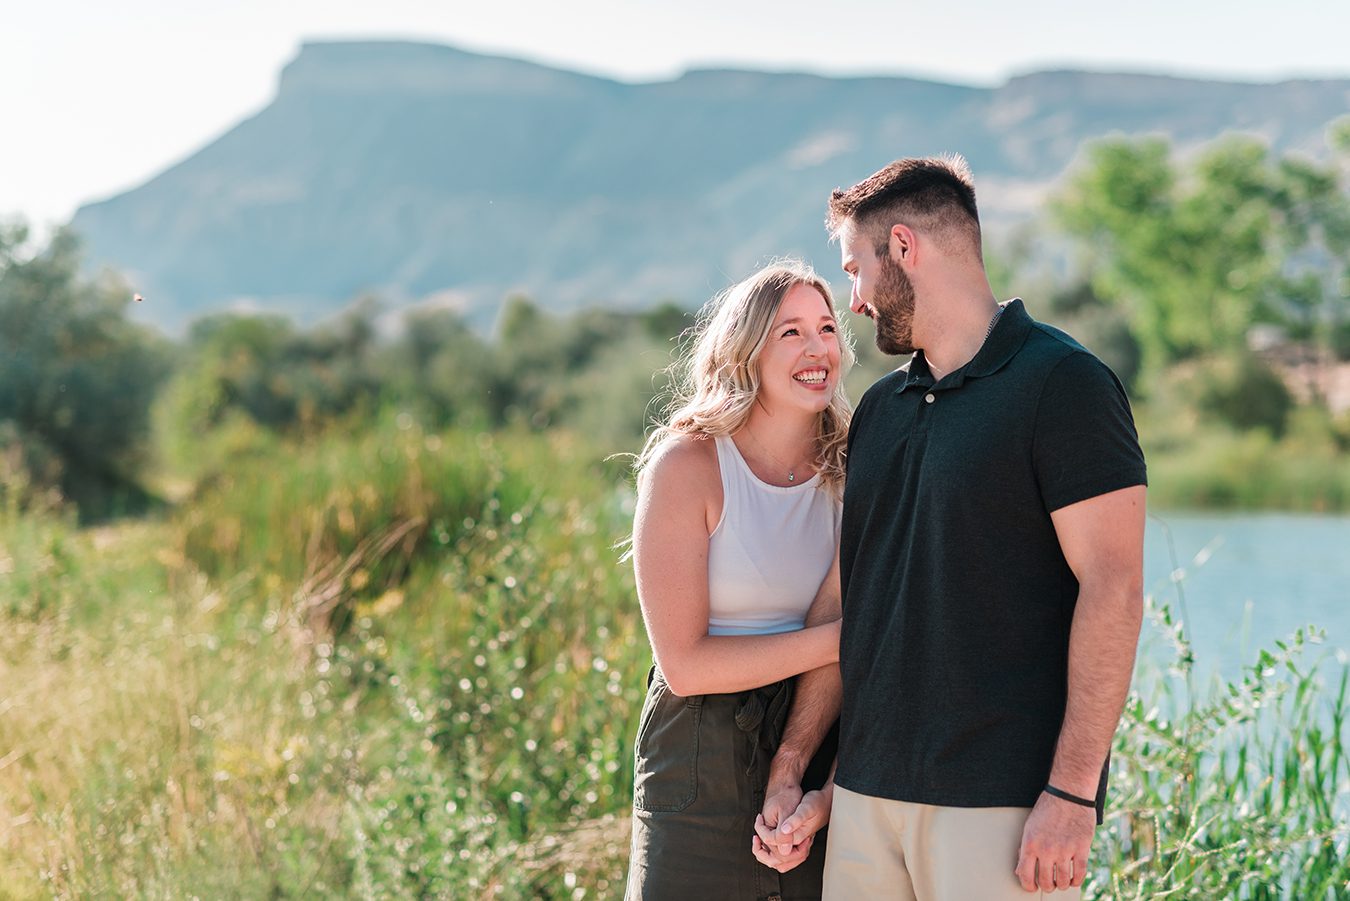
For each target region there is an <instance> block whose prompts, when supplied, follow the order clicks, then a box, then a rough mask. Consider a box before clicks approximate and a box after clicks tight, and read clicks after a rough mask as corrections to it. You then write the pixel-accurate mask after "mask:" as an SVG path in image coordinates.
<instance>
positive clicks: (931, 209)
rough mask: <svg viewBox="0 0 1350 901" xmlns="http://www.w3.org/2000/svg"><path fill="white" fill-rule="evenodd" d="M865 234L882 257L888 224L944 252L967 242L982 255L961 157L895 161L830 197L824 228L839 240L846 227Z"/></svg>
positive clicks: (970, 188)
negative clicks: (925, 236)
mask: <svg viewBox="0 0 1350 901" xmlns="http://www.w3.org/2000/svg"><path fill="white" fill-rule="evenodd" d="M850 222H851V223H852V224H853V226H854V227H855V228H857V229H860V230H861V231H862V232H863V233H864V234H869V235H870V236H871V238H872V240H873V243H874V245H875V246H876V248H877V253H878V254H881V253H882V252H883V251H884V249H885V247H886V244H887V241H888V240H889V238H888V236H889V233H890V229H891V226H892V225H895V224H896V223H904V224H905V225H908V226H909V227H910V228H912V229H914V230H915V231H917V232H926V233H928V234H929V235H931V236H932V237H933V238H934V239H935V240H937V241H938V242H939V243H940V244H942V245H943V247H944V248H945V249H946V250H948V251H955V250H957V249H959V248H960V246H961V243H962V241H961V239H963V238H964V239H965V242H967V243H968V246H970V247H971V248H972V249H973V250H974V252H975V254H976V256H977V257H978V256H979V255H980V214H979V210H978V209H977V208H976V206H975V185H974V180H973V179H972V178H971V174H970V166H969V165H968V164H967V163H966V161H965V159H964V158H963V157H961V156H959V155H956V154H951V155H945V156H932V157H922V158H914V157H908V158H906V159H902V160H896V161H895V162H893V163H891V164H890V165H889V166H887V167H886V168H884V169H882V170H881V171H880V172H877V173H875V174H873V175H871V176H868V177H867V178H865V179H863V180H862V181H860V182H858V183H857V184H856V185H854V186H853V187H851V188H848V189H847V190H845V189H842V188H835V189H834V192H833V193H831V194H830V207H829V213H828V215H826V217H825V227H826V228H828V229H829V230H830V235H831V236H833V237H838V235H839V232H840V230H841V229H842V228H843V227H844V225H845V224H846V223H850Z"/></svg>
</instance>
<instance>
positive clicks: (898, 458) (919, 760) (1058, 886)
mask: <svg viewBox="0 0 1350 901" xmlns="http://www.w3.org/2000/svg"><path fill="white" fill-rule="evenodd" d="M828 225H829V228H830V231H831V233H832V236H833V237H835V238H837V239H838V241H839V242H840V247H841V251H842V258H843V267H844V271H845V272H847V273H848V275H849V278H850V279H851V280H852V282H853V293H852V301H851V304H850V306H851V308H852V310H853V311H854V312H855V313H861V314H863V315H866V316H868V317H870V318H871V319H872V320H873V322H874V323H875V326H876V342H877V346H878V347H879V348H880V349H881V350H882V351H884V352H886V353H889V354H908V353H913V354H914V357H913V359H912V360H911V361H910V362H909V363H908V364H907V365H905V366H903V367H901V368H900V369H898V370H897V371H895V372H893V373H891V374H890V375H888V376H886V377H884V378H882V379H881V380H879V381H878V382H877V383H876V384H874V385H873V386H872V387H871V388H870V389H869V390H868V391H867V393H866V394H865V395H864V396H863V398H862V400H861V402H860V403H859V405H858V409H857V411H856V413H855V415H854V419H853V426H852V429H851V430H850V434H849V454H848V479H847V485H846V488H845V494H844V515H843V525H842V532H841V536H842V537H841V544H840V566H841V580H842V586H843V632H842V640H841V648H840V666H839V670H838V675H835V673H834V672H833V671H831V670H830V669H828V668H827V669H824V670H817V671H814V672H813V673H809V674H807V675H806V676H804V677H803V678H802V679H801V684H800V685H799V689H798V699H797V701H795V702H794V707H793V712H792V716H791V718H790V720H789V724H788V726H787V731H786V734H785V737H784V741H783V744H782V747H781V748H780V750H779V752H778V754H777V756H776V757H775V759H774V764H773V768H772V770H771V773H770V784H769V787H768V792H767V800H766V803H765V807H764V812H763V817H762V819H761V820H760V821H759V823H758V824H757V832H758V834H759V839H760V840H759V841H757V842H756V845H755V854H756V856H757V857H759V858H760V860H761V861H764V862H766V863H768V864H770V865H773V866H777V867H780V868H785V867H788V866H792V865H794V863H795V862H796V860H795V857H796V856H800V847H797V846H798V845H799V844H800V843H801V842H803V841H804V840H805V839H806V838H807V837H808V836H809V835H812V834H814V832H815V830H817V829H819V828H820V826H821V825H823V823H824V821H825V819H827V818H828V819H829V824H830V841H829V847H828V853H827V857H826V866H825V897H826V898H839V899H854V898H883V897H884V898H920V899H925V901H927V899H940V901H946V899H953V901H956V899H998V898H1024V897H1026V893H1027V892H1035V891H1039V892H1045V893H1049V892H1054V891H1058V890H1066V891H1068V892H1069V893H1070V897H1073V896H1076V895H1077V894H1078V891H1079V889H1078V886H1080V885H1081V884H1082V882H1083V878H1084V876H1085V875H1086V873H1087V868H1088V866H1089V857H1088V854H1089V848H1090V845H1091V842H1092V836H1093V831H1094V828H1095V826H1096V825H1097V824H1099V823H1100V822H1101V812H1102V803H1103V800H1104V797H1105V791H1106V774H1107V767H1108V752H1109V750H1110V744H1111V737H1112V733H1113V732H1114V729H1115V726H1116V723H1117V721H1118V719H1119V717H1120V711H1121V707H1122V706H1123V704H1124V700H1125V696H1126V693H1127V690H1128V687H1129V682H1130V675H1131V671H1132V669H1133V666H1134V653H1135V645H1136V643H1137V641H1138V636H1139V625H1140V620H1141V616H1142V606H1143V605H1142V589H1141V583H1142V578H1143V576H1142V568H1143V567H1142V556H1143V554H1142V547H1143V531H1144V485H1145V481H1146V480H1145V469H1144V460H1143V455H1142V453H1141V452H1140V450H1139V444H1138V439H1137V436H1136V433H1135V429H1134V424H1133V419H1132V417H1131V414H1130V409H1129V403H1128V401H1127V400H1126V397H1125V392H1124V390H1123V389H1122V387H1121V385H1120V383H1119V382H1118V381H1117V379H1116V378H1115V376H1114V375H1113V374H1112V373H1111V371H1110V370H1109V369H1107V367H1106V366H1105V365H1104V364H1102V363H1101V361H1099V360H1098V359H1097V358H1096V357H1094V356H1093V355H1092V354H1091V353H1089V352H1088V351H1087V350H1085V349H1084V348H1083V347H1082V346H1081V345H1079V344H1078V343H1077V342H1075V341H1074V340H1073V339H1072V338H1070V337H1069V336H1067V335H1065V334H1064V333H1062V332H1060V331H1058V330H1056V329H1053V328H1051V327H1049V326H1046V325H1043V324H1041V323H1038V322H1035V321H1034V320H1033V319H1032V318H1031V317H1030V316H1029V315H1028V314H1027V311H1026V309H1025V308H1024V306H1023V304H1022V302H1021V301H1020V300H1013V301H1010V302H1008V303H1006V304H1003V305H1000V304H999V303H998V302H997V301H996V300H995V298H994V295H993V292H992V291H991V290H990V287H989V281H988V278H987V276H986V275H985V271H984V264H983V259H982V251H981V237H980V225H979V215H978V212H977V209H976V204H975V193H974V189H973V187H972V184H971V177H970V172H969V169H968V168H967V166H966V164H965V161H964V160H962V159H960V158H959V157H952V158H936V159H903V160H898V161H897V162H894V163H892V164H891V165H889V166H887V167H886V168H884V169H882V170H881V171H880V172H877V173H876V174H875V175H873V176H871V177H870V178H868V179H866V180H864V181H862V182H860V183H858V184H857V185H855V186H853V187H852V188H849V189H848V190H846V191H841V190H836V191H835V192H834V194H833V195H832V196H831V198H830V206H829V218H828ZM813 615H817V616H828V615H829V611H813ZM841 679H842V683H841ZM841 686H842V691H841ZM841 701H842V703H841ZM837 709H838V710H839V711H840V751H839V758H838V770H837V774H836V779H835V787H834V788H833V799H832V812H831V804H830V797H829V794H828V792H829V789H827V791H826V793H824V794H819V793H812V794H810V795H807V796H806V798H804V799H803V798H802V796H801V791H800V789H799V788H798V787H797V780H798V778H799V774H800V772H801V767H802V766H803V765H804V763H803V761H806V760H809V759H810V752H811V751H813V750H814V748H815V744H816V742H818V741H819V737H820V735H821V734H823V732H824V731H825V729H826V728H827V727H828V725H829V722H830V721H831V720H832V719H833V717H834V714H835V711H836V710H837ZM799 802H800V803H799Z"/></svg>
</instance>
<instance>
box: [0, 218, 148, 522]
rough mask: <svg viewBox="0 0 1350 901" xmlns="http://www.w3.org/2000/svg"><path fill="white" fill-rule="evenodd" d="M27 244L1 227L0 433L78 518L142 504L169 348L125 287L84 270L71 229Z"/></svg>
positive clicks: (22, 231)
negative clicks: (140, 320)
mask: <svg viewBox="0 0 1350 901" xmlns="http://www.w3.org/2000/svg"><path fill="white" fill-rule="evenodd" d="M30 244H31V241H30V233H29V230H28V228H27V226H26V225H24V224H23V223H14V224H10V225H6V226H3V227H0V425H3V428H0V433H3V434H4V435H7V436H8V437H7V438H6V439H5V440H6V442H7V443H8V444H10V445H11V447H13V448H15V449H17V451H18V455H19V456H20V457H21V458H23V459H25V460H26V462H27V463H28V468H29V470H30V472H29V475H35V476H36V477H37V481H38V482H39V483H41V482H44V481H48V482H51V483H52V484H53V485H54V486H55V487H59V489H60V490H61V492H62V494H64V495H65V497H67V498H68V499H71V500H73V501H75V502H76V504H77V505H78V506H79V508H80V511H81V514H82V515H84V516H86V517H99V516H103V515H107V514H110V513H113V512H116V511H117V510H119V509H125V508H127V507H134V506H139V505H142V504H143V503H145V502H146V501H147V500H148V496H147V495H146V494H145V493H144V491H143V490H142V489H141V488H140V487H139V481H138V480H139V477H140V476H141V474H142V473H141V469H142V465H143V464H144V462H145V459H146V452H147V447H148V441H147V437H148V423H149V409H150V403H151V401H152V399H153V397H154V395H155V392H156V391H157V390H158V388H159V385H160V383H161V381H162V380H163V378H164V376H165V375H166V374H167V371H168V354H167V346H166V344H165V342H163V341H162V340H160V339H158V338H156V337H155V336H154V335H153V334H152V333H150V332H149V331H148V330H146V329H145V328H143V327H141V326H139V325H136V324H134V323H132V322H131V321H129V320H128V319H127V317H126V310H127V307H128V305H129V304H130V302H131V298H132V295H131V291H130V290H129V289H128V288H127V286H126V285H125V284H124V283H122V282H121V281H120V280H119V279H117V278H116V277H114V276H105V277H101V278H99V279H96V280H92V281H91V280H88V279H86V278H84V277H82V276H81V275H80V268H79V266H80V257H79V242H78V241H77V239H76V238H75V236H74V235H73V234H72V233H71V232H69V231H67V230H61V231H58V232H56V233H55V234H54V235H53V236H52V237H51V239H50V241H49V242H48V243H47V244H46V246H45V247H41V248H40V249H37V250H36V251H34V252H31V253H30V252H27V251H26V248H28V247H29V245H30ZM3 488H4V486H0V490H3Z"/></svg>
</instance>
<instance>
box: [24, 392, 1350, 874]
mask: <svg viewBox="0 0 1350 901" xmlns="http://www.w3.org/2000/svg"><path fill="white" fill-rule="evenodd" d="M234 440H236V441H239V447H236V449H235V452H234V455H233V457H232V459H233V462H232V463H230V464H229V465H228V466H227V467H225V468H224V469H223V470H221V471H220V472H219V473H218V474H217V475H216V476H214V477H213V478H210V479H208V480H206V481H205V482H204V483H202V484H200V485H198V486H197V487H196V488H195V490H194V491H193V493H191V494H190V495H189V496H188V497H187V498H185V499H184V500H183V501H182V502H181V503H180V505H179V506H178V507H177V508H175V509H174V511H173V512H170V513H166V514H163V515H161V516H159V517H157V518H150V519H145V520H138V521H134V522H130V523H124V524H118V525H114V526H105V527H99V528H94V529H80V528H77V527H76V525H75V524H74V523H73V522H72V521H71V520H70V519H69V518H68V517H66V516H64V515H63V514H61V513H60V512H59V511H56V510H52V511H48V512H45V513H44V512H41V511H29V512H25V513H24V514H22V515H20V514H19V512H18V510H17V509H14V508H12V507H11V508H10V509H8V510H7V511H5V512H4V513H3V514H2V515H3V519H2V520H0V572H3V574H4V575H3V578H4V583H3V584H4V586H5V589H4V591H5V593H4V596H3V603H2V604H0V613H2V614H3V616H4V617H5V628H4V629H3V630H2V631H0V668H2V669H0V686H2V687H0V799H2V800H3V804H4V809H3V811H2V812H0V850H2V852H3V853H0V884H2V885H3V886H4V887H5V889H4V894H5V895H6V896H8V897H15V898H38V897H71V898H73V897H91V896H117V897H151V898H161V897H162V898H189V897H200V898H216V897H278V898H286V897H351V898H384V897H440V898H466V899H480V898H482V899H486V898H558V899H562V898H578V899H579V898H611V897H617V896H618V895H619V894H621V891H622V878H623V871H624V867H625V857H626V843H627V828H628V827H627V818H626V813H627V808H628V805H629V802H630V799H631V794H630V793H631V786H630V778H631V777H630V769H631V764H632V749H631V746H632V740H633V733H634V730H635V727H636V716H637V710H638V706H639V704H640V701H641V691H642V688H643V685H644V676H645V673H646V668H647V665H648V663H649V659H650V658H649V652H648V650H647V645H646V640H645V636H644V634H643V631H642V625H641V619H640V616H639V613H638V609H637V604H636V601H635V598H634V592H633V582H632V576H631V570H630V569H629V568H628V567H626V566H624V565H621V564H620V563H619V553H618V551H617V550H616V549H615V544H616V543H617V542H619V541H621V540H622V539H623V537H624V536H625V535H626V532H627V529H628V526H629V522H630V516H631V488H630V483H629V480H628V475H627V472H626V470H625V464H624V463H623V462H622V461H606V460H605V459H603V456H602V454H601V453H599V452H597V451H596V450H595V448H594V447H592V446H590V445H589V444H588V443H587V441H586V440H584V439H582V438H579V437H576V436H574V435H570V434H568V433H566V432H564V431H554V432H552V433H549V434H548V435H539V434H530V433H526V432H523V431H519V432H518V431H512V430H506V431H499V432H495V433H489V432H479V433H475V432H470V431H467V430H466V431H442V432H434V431H427V430H424V429H423V427H422V426H421V425H420V424H419V422H418V421H417V420H416V419H415V418H414V417H413V416H411V415H409V414H407V413H404V414H400V415H391V416H389V417H387V418H385V419H384V420H382V421H381V424H380V425H379V426H378V427H376V428H373V429H370V430H367V431H364V432H363V433H362V434H361V436H360V437H344V436H343V434H342V433H341V432H338V431H333V432H330V433H324V434H321V435H319V436H318V437H311V438H308V439H301V440H296V441H293V442H279V441H277V440H275V439H271V438H264V437H262V436H261V435H257V436H254V437H253V438H252V439H248V438H245V439H243V440H242V441H240V440H239V439H238V437H237V436H236V438H235V439H234ZM250 447H251V448H252V449H251V450H250ZM241 448H242V449H241ZM1171 600H1172V599H1170V598H1157V599H1153V600H1152V601H1151V610H1152V624H1151V625H1150V626H1149V629H1150V636H1151V638H1150V641H1151V642H1152V643H1153V645H1155V646H1165V647H1168V648H1170V649H1171V650H1170V652H1169V655H1168V656H1170V657H1171V658H1174V659H1175V661H1176V662H1175V664H1174V665H1173V666H1172V667H1171V669H1167V668H1164V667H1159V666H1154V665H1150V666H1146V667H1145V668H1143V669H1142V670H1141V673H1140V675H1139V677H1138V678H1137V680H1136V684H1137V693H1136V694H1135V695H1134V696H1132V697H1131V699H1130V702H1129V705H1128V708H1127V710H1126V714H1125V717H1124V720H1123V726H1122V728H1121V730H1120V732H1119V735H1118V740H1117V743H1116V749H1115V756H1114V770H1113V772H1114V778H1113V783H1112V791H1113V795H1112V799H1111V804H1110V809H1111V813H1110V815H1109V816H1108V820H1107V824H1106V826H1105V828H1104V829H1103V830H1101V831H1100V832H1099V839H1098V843H1097V846H1096V848H1097V858H1096V863H1097V871H1096V873H1095V875H1094V877H1093V880H1092V883H1091V885H1090V889H1089V892H1088V894H1089V896H1090V897H1095V898H1106V897H1111V898H1116V897H1124V898H1161V897H1192V898H1220V897H1238V898H1293V897H1296V898H1335V897H1345V895H1346V892H1347V891H1350V887H1348V885H1347V881H1348V880H1350V864H1347V862H1346V858H1347V819H1346V810H1345V809H1344V807H1345V805H1344V804H1343V803H1342V804H1340V806H1338V805H1337V798H1338V797H1339V798H1344V796H1345V794H1346V792H1347V786H1350V760H1348V759H1347V755H1346V753H1345V747H1344V738H1345V711H1346V705H1347V698H1346V672H1345V668H1344V666H1343V665H1341V664H1335V663H1334V662H1326V661H1324V662H1323V664H1322V665H1321V666H1320V667H1315V666H1314V665H1313V664H1312V663H1310V662H1309V661H1310V660H1312V659H1315V657H1311V656H1310V652H1309V648H1310V647H1311V648H1312V653H1313V654H1315V652H1316V648H1315V646H1311V645H1309V636H1308V635H1302V636H1298V637H1296V638H1294V639H1293V640H1292V641H1291V642H1290V643H1288V645H1287V646H1286V647H1284V648H1275V649H1272V651H1271V652H1270V653H1268V654H1267V653H1263V654H1262V655H1261V657H1260V658H1259V659H1257V660H1255V661H1253V665H1252V666H1251V667H1250V668H1249V669H1247V670H1246V671H1245V672H1244V675H1243V677H1242V678H1241V679H1240V680H1238V681H1237V682H1236V683H1235V684H1233V685H1231V686H1214V687H1204V686H1195V685H1194V684H1193V683H1194V682H1195V677H1194V675H1193V672H1192V668H1191V664H1190V658H1189V646H1188V644H1187V642H1186V640H1185V636H1184V633H1183V631H1182V630H1181V629H1180V627H1179V626H1178V625H1177V624H1175V623H1174V622H1173V621H1172V616H1171V613H1170V612H1169V608H1168V607H1167V606H1164V603H1163V602H1170V601H1171ZM1155 656H1156V655H1155Z"/></svg>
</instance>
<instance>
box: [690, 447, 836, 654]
mask: <svg viewBox="0 0 1350 901" xmlns="http://www.w3.org/2000/svg"><path fill="white" fill-rule="evenodd" d="M716 442H717V466H718V468H719V469H720V470H721V472H722V518H721V519H719V520H718V522H717V527H716V528H715V529H713V531H712V534H711V535H710V536H709V537H708V601H709V605H708V634H709V635H768V634H771V633H774V632H791V631H793V630H794V629H800V628H801V627H802V621H803V620H804V619H805V618H806V610H807V608H808V607H810V606H811V601H812V600H813V599H814V598H815V596H816V590H817V589H819V588H820V583H821V581H822V580H824V578H825V574H826V573H827V572H829V570H830V564H831V563H833V562H834V552H835V548H837V547H838V546H839V514H840V511H841V509H842V508H841V506H840V504H839V502H838V501H836V500H835V499H834V498H833V497H832V496H831V494H830V492H829V491H827V490H826V489H825V488H824V487H823V486H822V485H821V484H820V475H819V474H816V475H814V476H812V477H811V478H809V479H807V480H806V481H804V482H802V483H801V484H800V485H792V486H790V487H787V488H783V487H779V486H777V485H770V484H768V483H767V482H763V481H761V480H760V478H759V477H758V476H756V475H755V474H754V473H753V472H752V471H751V470H750V465H749V464H748V463H746V462H745V458H744V457H742V456H741V452H740V450H738V449H737V447H736V442H734V441H732V440H731V438H730V437H727V436H721V437H718V438H717V439H716Z"/></svg>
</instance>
